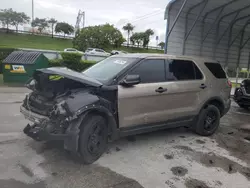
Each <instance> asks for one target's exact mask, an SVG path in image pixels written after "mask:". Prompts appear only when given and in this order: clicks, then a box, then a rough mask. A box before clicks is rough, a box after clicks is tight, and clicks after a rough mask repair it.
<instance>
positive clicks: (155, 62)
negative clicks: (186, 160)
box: [21, 54, 231, 163]
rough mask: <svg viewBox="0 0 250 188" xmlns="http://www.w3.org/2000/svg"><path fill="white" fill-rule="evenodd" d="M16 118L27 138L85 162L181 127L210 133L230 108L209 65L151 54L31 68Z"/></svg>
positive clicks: (223, 79)
mask: <svg viewBox="0 0 250 188" xmlns="http://www.w3.org/2000/svg"><path fill="white" fill-rule="evenodd" d="M27 86H28V88H30V89H31V90H33V92H32V93H31V94H29V95H27V96H26V98H25V100H24V102H23V104H22V106H21V112H22V113H23V114H24V116H25V117H26V118H27V119H28V120H30V121H31V122H33V125H29V124H28V125H27V126H26V127H25V129H24V133H25V134H27V135H28V136H30V137H32V138H33V139H35V140H38V141H43V140H63V141H64V148H65V149H66V150H69V151H71V152H73V153H77V152H78V153H79V154H80V155H81V156H82V159H83V161H84V162H85V163H93V162H94V161H96V160H97V159H98V158H99V157H100V156H101V155H102V154H103V152H104V151H105V149H106V147H107V144H108V141H113V140H116V139H118V138H120V137H123V136H128V135H135V134H140V133H145V132H151V131H155V130H160V129H167V128H174V127H182V126H188V127H191V128H192V129H193V130H194V131H195V132H196V133H197V134H199V135H202V136H210V135H212V134H214V133H215V132H216V130H217V129H218V127H219V124H220V118H221V117H223V116H224V115H225V114H226V113H227V112H228V111H229V108H230V105H231V100H230V91H231V84H230V82H229V81H228V79H227V76H226V73H225V72H224V70H223V69H222V67H221V65H220V64H219V63H217V62H216V61H213V60H210V59H203V58H198V57H186V56H170V55H164V54H162V55H160V54H159V55H158V54H126V55H115V56H111V57H108V58H106V59H104V60H103V61H101V62H99V63H97V64H95V65H94V66H92V67H90V68H89V69H87V70H85V71H84V72H83V73H79V72H74V71H72V70H69V69H65V68H56V67H53V68H48V69H40V70H37V71H36V72H35V74H34V79H33V80H32V81H31V82H30V83H29V84H28V85H27Z"/></svg>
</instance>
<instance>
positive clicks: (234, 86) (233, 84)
mask: <svg viewBox="0 0 250 188" xmlns="http://www.w3.org/2000/svg"><path fill="white" fill-rule="evenodd" d="M232 87H233V88H236V87H240V84H237V85H236V83H232Z"/></svg>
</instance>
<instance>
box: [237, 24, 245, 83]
mask: <svg viewBox="0 0 250 188" xmlns="http://www.w3.org/2000/svg"><path fill="white" fill-rule="evenodd" d="M245 29H246V26H245V27H244V30H243V31H242V34H241V38H240V46H239V50H238V57H237V66H236V70H237V77H236V85H237V84H238V79H239V65H240V57H241V52H242V44H243V40H244V35H245Z"/></svg>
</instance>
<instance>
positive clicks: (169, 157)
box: [164, 154, 174, 160]
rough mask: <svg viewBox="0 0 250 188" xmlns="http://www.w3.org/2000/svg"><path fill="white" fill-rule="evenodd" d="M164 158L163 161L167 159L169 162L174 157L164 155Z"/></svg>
mask: <svg viewBox="0 0 250 188" xmlns="http://www.w3.org/2000/svg"><path fill="white" fill-rule="evenodd" d="M164 157H165V159H167V160H171V159H173V158H174V156H173V155H167V154H166V155H164Z"/></svg>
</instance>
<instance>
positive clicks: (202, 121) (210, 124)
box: [194, 105, 221, 136]
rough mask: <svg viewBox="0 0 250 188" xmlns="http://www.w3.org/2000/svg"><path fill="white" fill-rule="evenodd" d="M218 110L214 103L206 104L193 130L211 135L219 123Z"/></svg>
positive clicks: (204, 134) (200, 133)
mask: <svg viewBox="0 0 250 188" xmlns="http://www.w3.org/2000/svg"><path fill="white" fill-rule="evenodd" d="M220 117H221V116H220V111H219V109H218V108H217V107H216V106H214V105H208V106H207V107H206V108H204V109H202V110H201V112H200V114H199V116H198V120H197V122H196V125H195V127H194V130H195V132H196V133H197V134H199V135H201V136H211V135H213V134H214V133H215V132H216V130H217V129H218V127H219V125H220Z"/></svg>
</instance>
